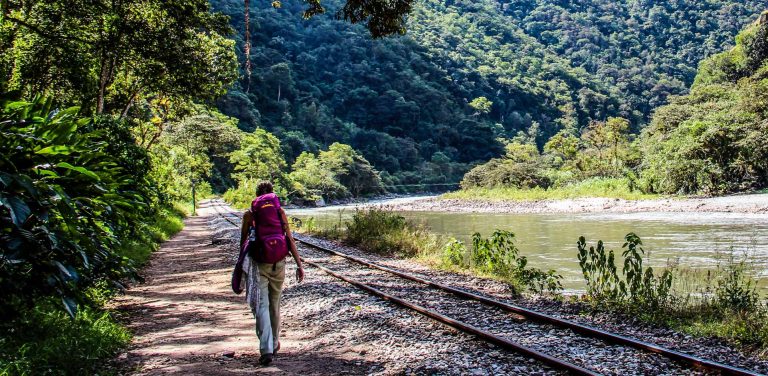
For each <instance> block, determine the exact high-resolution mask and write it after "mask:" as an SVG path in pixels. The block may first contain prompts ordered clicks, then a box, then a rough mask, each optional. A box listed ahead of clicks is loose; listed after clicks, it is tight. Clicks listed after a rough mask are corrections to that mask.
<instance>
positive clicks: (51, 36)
mask: <svg viewBox="0 0 768 376" xmlns="http://www.w3.org/2000/svg"><path fill="white" fill-rule="evenodd" d="M4 17H5V19H6V20H8V21H11V22H13V23H15V24H17V25H20V26H23V27H25V28H27V29H29V30H30V31H32V32H34V33H35V34H37V35H39V36H41V37H43V38H47V39H53V40H55V39H63V40H74V41H78V42H80V43H85V44H89V45H93V44H94V43H93V41H89V40H85V39H82V38H78V37H73V36H64V35H54V34H49V33H46V32H45V31H43V30H42V29H41V28H40V27H39V26H36V25H32V24H30V23H28V22H26V21H24V20H20V19H18V18H15V17H12V16H11V15H8V14H6V15H5V16H4Z"/></svg>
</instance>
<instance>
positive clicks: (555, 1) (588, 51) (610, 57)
mask: <svg viewBox="0 0 768 376" xmlns="http://www.w3.org/2000/svg"><path fill="white" fill-rule="evenodd" d="M501 4H502V5H501V9H502V10H503V12H504V14H505V15H507V16H510V17H512V18H513V19H514V20H515V22H516V23H517V24H519V25H520V26H521V27H522V28H523V29H524V30H525V31H526V33H527V34H528V35H531V36H533V37H535V38H536V39H537V40H538V41H539V42H541V43H543V44H545V45H546V46H547V47H549V48H550V49H551V50H552V51H554V52H555V53H557V54H558V55H560V56H562V57H563V58H565V59H568V60H570V62H571V64H572V65H573V66H574V67H581V68H584V69H585V70H586V71H587V72H589V73H591V74H594V75H595V76H596V78H597V79H598V80H600V81H601V82H604V83H606V84H608V85H610V86H611V87H613V88H614V89H615V90H616V91H617V92H618V93H620V97H621V98H623V101H624V106H625V107H623V108H622V112H624V113H626V114H629V116H630V117H631V118H633V119H636V120H639V121H645V120H647V119H649V116H650V114H651V112H652V111H653V109H654V108H656V107H658V106H660V105H663V104H664V103H666V99H667V97H668V96H669V95H678V94H681V93H685V92H686V91H687V88H688V87H690V85H691V83H693V78H694V77H695V76H696V68H697V66H698V62H699V61H700V60H702V59H703V58H705V57H707V56H710V55H712V54H715V53H718V52H720V51H722V50H724V49H726V48H727V47H728V46H732V45H733V37H734V36H735V35H736V33H738V32H739V31H740V30H741V29H743V28H744V26H746V25H747V24H748V23H749V22H751V21H753V20H754V19H755V17H756V16H757V14H759V12H760V11H762V10H764V8H765V6H766V3H765V2H764V1H759V0H745V1H719V0H704V1H690V0H688V1H649V0H640V1H627V0H621V1H605V0H589V1H576V0H539V1H530V0H510V1H501ZM622 116H625V117H627V116H626V115H625V114H622Z"/></svg>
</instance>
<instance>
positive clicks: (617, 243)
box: [289, 199, 768, 290]
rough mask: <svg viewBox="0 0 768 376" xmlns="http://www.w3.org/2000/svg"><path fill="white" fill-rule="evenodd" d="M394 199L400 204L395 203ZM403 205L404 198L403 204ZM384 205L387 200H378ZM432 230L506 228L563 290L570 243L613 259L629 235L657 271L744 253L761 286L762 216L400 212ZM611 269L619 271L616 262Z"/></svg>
mask: <svg viewBox="0 0 768 376" xmlns="http://www.w3.org/2000/svg"><path fill="white" fill-rule="evenodd" d="M399 200H401V201H400V202H402V200H403V199H399ZM406 200H407V199H406ZM383 203H384V204H388V203H391V202H383ZM354 210H355V209H354V207H342V208H339V207H335V208H334V207H329V208H321V209H301V210H292V211H289V215H291V216H298V217H300V218H308V217H314V218H315V219H316V221H317V222H318V224H321V225H322V224H324V225H328V224H333V223H337V222H339V220H340V218H341V220H342V221H343V220H344V219H346V218H349V217H351V215H352V214H353V213H354ZM401 214H402V215H403V216H404V217H406V218H407V219H409V220H412V221H414V222H418V223H423V224H425V225H426V226H428V227H429V228H430V229H431V230H432V231H433V232H437V233H440V234H445V235H448V236H453V237H456V238H457V239H459V240H462V241H465V242H469V240H470V238H471V236H472V234H473V233H475V232H480V233H481V234H483V235H484V236H487V235H490V234H491V233H492V232H493V231H494V230H495V229H503V230H508V231H512V232H513V233H515V234H516V239H517V241H516V244H517V246H518V248H519V249H520V252H521V255H525V256H527V257H528V259H529V265H530V266H533V267H538V268H541V269H555V270H557V271H558V272H559V273H560V274H561V275H563V285H564V287H565V288H566V289H568V290H582V289H583V288H584V283H583V279H582V276H581V270H580V269H579V265H578V261H577V258H576V254H577V248H576V242H577V240H578V238H579V236H582V235H583V236H584V237H585V238H586V239H587V243H588V244H590V245H594V244H596V243H597V240H599V239H600V240H603V241H604V242H605V243H606V246H607V248H609V249H613V250H615V251H616V253H617V256H619V257H620V253H621V246H622V244H623V238H624V236H625V235H626V234H627V233H629V232H634V233H636V234H637V235H638V236H640V237H641V238H642V240H643V244H644V249H645V251H646V255H647V259H648V263H650V265H651V266H653V267H665V266H667V265H668V263H676V264H678V265H679V267H680V268H690V269H697V270H706V269H713V268H716V267H717V265H718V263H722V262H724V260H726V259H727V258H728V257H729V255H731V254H734V255H735V256H736V257H737V258H738V257H743V256H744V255H747V256H748V258H749V260H750V263H751V264H753V268H754V273H755V275H756V277H757V278H758V279H759V280H760V286H761V289H762V290H766V288H767V287H768V215H766V214H744V213H661V212H658V213H657V212H647V213H607V214H601V213H587V214H494V213H448V212H401ZM617 264H618V266H619V268H620V267H621V265H620V263H618V262H617Z"/></svg>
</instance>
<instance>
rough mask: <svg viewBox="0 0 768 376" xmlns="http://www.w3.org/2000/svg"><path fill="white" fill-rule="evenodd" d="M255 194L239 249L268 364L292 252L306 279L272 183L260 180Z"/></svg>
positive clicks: (275, 342) (274, 345)
mask: <svg viewBox="0 0 768 376" xmlns="http://www.w3.org/2000/svg"><path fill="white" fill-rule="evenodd" d="M256 196H257V197H256V199H254V200H253V202H252V203H251V208H250V210H248V211H247V212H245V214H244V215H243V225H242V229H241V233H240V249H241V253H246V252H247V256H246V257H244V259H245V260H243V267H242V271H243V272H244V273H245V274H246V278H245V280H246V291H247V300H248V305H249V306H250V307H251V311H252V312H253V316H254V317H255V318H256V335H258V337H259V343H260V346H259V352H260V353H261V357H260V358H259V363H260V364H262V365H268V364H269V363H271V362H272V357H273V356H274V355H275V354H276V353H277V351H278V350H280V339H279V336H280V296H281V294H282V291H283V281H285V258H286V256H287V255H288V252H289V251H290V252H291V255H293V259H294V260H295V261H296V266H297V269H296V280H297V281H298V282H301V281H302V280H304V268H303V267H302V265H301V258H300V257H299V252H298V251H297V250H296V243H295V241H294V240H293V235H292V234H291V229H290V227H289V226H288V218H287V217H286V215H285V211H283V209H282V208H281V207H280V199H278V197H277V195H275V194H274V193H273V187H272V183H270V182H268V181H264V182H260V183H259V185H258V186H257V188H256ZM246 248H247V250H246ZM241 258H242V257H241Z"/></svg>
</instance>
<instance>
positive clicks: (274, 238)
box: [248, 193, 288, 264]
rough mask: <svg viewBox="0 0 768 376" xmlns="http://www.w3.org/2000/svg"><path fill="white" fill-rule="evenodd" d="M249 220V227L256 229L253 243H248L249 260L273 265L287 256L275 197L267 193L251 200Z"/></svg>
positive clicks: (281, 222)
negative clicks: (250, 219)
mask: <svg viewBox="0 0 768 376" xmlns="http://www.w3.org/2000/svg"><path fill="white" fill-rule="evenodd" d="M251 218H252V222H251V226H253V228H255V229H256V234H255V235H256V236H255V239H254V240H255V241H249V242H248V243H249V244H248V253H249V254H250V255H251V258H252V259H253V260H254V261H256V262H257V263H260V264H275V263H277V262H280V261H282V260H283V259H284V258H285V257H286V256H288V242H287V241H286V237H285V231H284V230H283V217H282V216H281V215H280V199H279V198H277V195H276V194H274V193H268V194H265V195H261V196H259V197H257V198H256V199H255V200H253V202H251ZM251 243H253V244H251Z"/></svg>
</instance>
